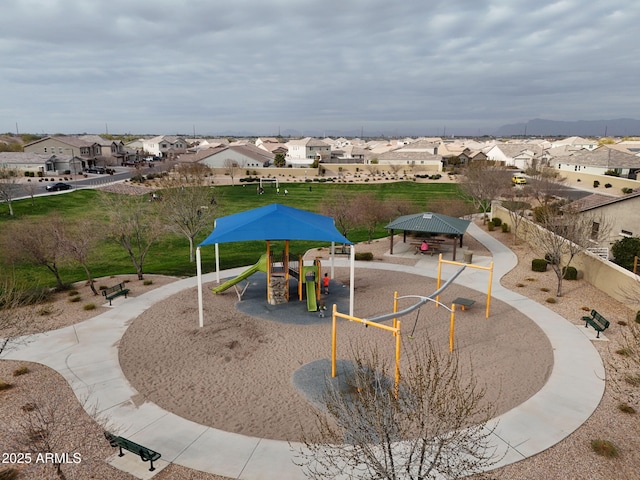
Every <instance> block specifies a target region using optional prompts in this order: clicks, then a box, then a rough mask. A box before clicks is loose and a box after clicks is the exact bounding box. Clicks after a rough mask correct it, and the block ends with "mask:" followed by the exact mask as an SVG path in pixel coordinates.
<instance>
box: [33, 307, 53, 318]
mask: <svg viewBox="0 0 640 480" xmlns="http://www.w3.org/2000/svg"><path fill="white" fill-rule="evenodd" d="M36 313H37V314H38V315H40V316H41V317H47V316H49V315H51V314H52V313H53V306H52V305H44V306H42V307H40V308H39V309H38V310H37V311H36Z"/></svg>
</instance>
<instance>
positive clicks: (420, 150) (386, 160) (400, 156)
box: [377, 140, 442, 172]
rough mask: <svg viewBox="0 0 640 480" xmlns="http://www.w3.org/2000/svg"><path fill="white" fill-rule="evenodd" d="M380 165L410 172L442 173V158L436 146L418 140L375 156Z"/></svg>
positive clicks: (432, 143)
mask: <svg viewBox="0 0 640 480" xmlns="http://www.w3.org/2000/svg"><path fill="white" fill-rule="evenodd" d="M377 159H378V163H379V164H380V165H402V166H406V167H409V168H410V169H412V170H416V171H420V170H430V171H437V172H441V171H442V156H441V155H438V144H437V143H434V142H431V141H427V140H420V141H417V142H413V143H411V144H409V145H406V146H404V147H401V148H398V149H396V150H391V151H389V152H386V153H382V154H380V155H378V156H377Z"/></svg>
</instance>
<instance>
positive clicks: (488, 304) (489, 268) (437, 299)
mask: <svg viewBox="0 0 640 480" xmlns="http://www.w3.org/2000/svg"><path fill="white" fill-rule="evenodd" d="M443 263H447V264H449V265H458V266H467V267H468V268H477V269H478V270H487V271H488V272H489V285H488V286H487V307H486V309H485V314H484V315H485V318H489V313H490V311H491V284H492V283H493V262H491V263H490V264H489V266H488V267H482V266H480V265H471V264H468V263H460V262H452V261H451V260H443V259H442V254H440V255H439V258H438V280H437V282H436V289H439V288H440V279H441V278H442V264H443ZM439 300H440V295H438V296H436V307H437V306H438V305H439Z"/></svg>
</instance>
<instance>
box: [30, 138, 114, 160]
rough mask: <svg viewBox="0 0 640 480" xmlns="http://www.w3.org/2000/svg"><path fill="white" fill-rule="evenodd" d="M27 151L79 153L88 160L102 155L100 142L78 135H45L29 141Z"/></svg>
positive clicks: (50, 153)
mask: <svg viewBox="0 0 640 480" xmlns="http://www.w3.org/2000/svg"><path fill="white" fill-rule="evenodd" d="M24 151H25V153H41V154H43V155H78V156H80V157H82V158H83V159H85V160H86V161H95V159H96V158H98V157H100V156H102V147H101V145H100V144H99V143H96V142H89V141H85V140H82V139H80V138H78V137H71V136H57V137H44V138H40V139H38V140H35V141H33V142H31V143H27V144H26V145H25V146H24Z"/></svg>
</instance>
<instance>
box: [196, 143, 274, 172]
mask: <svg viewBox="0 0 640 480" xmlns="http://www.w3.org/2000/svg"><path fill="white" fill-rule="evenodd" d="M274 157H275V155H274V154H272V153H270V152H268V151H266V150H264V149H262V148H258V147H256V146H255V145H228V146H224V147H218V148H209V149H206V150H201V151H200V152H198V153H197V154H196V155H195V157H194V158H193V161H196V162H199V163H203V164H205V165H207V166H209V167H211V168H227V167H228V166H229V162H232V165H234V166H235V167H240V168H246V169H256V168H263V167H268V166H269V165H271V164H273V159H274Z"/></svg>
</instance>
